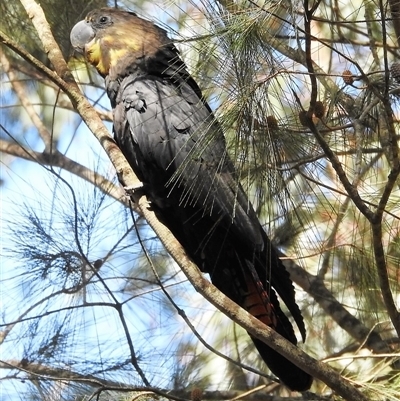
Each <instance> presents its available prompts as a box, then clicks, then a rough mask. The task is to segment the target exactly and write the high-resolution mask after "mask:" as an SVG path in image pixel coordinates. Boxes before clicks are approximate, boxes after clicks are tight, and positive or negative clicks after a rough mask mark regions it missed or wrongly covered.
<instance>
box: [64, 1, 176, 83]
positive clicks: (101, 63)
mask: <svg viewBox="0 0 400 401" xmlns="http://www.w3.org/2000/svg"><path fill="white" fill-rule="evenodd" d="M70 39H71V43H72V46H73V47H74V48H75V50H77V51H79V52H82V53H83V54H84V56H85V57H86V59H87V60H88V62H89V63H91V64H92V65H93V66H95V67H96V69H97V71H98V72H99V73H100V74H101V75H102V76H103V77H105V76H107V75H109V74H110V73H112V74H113V75H119V73H118V71H126V70H127V68H128V66H129V65H132V64H135V63H137V62H138V60H144V59H145V58H148V57H152V56H154V55H155V54H156V53H157V52H158V51H159V50H160V49H161V48H162V47H163V46H166V45H169V44H170V43H171V41H170V39H168V37H167V35H166V33H165V31H164V30H163V29H161V28H159V27H158V26H156V25H154V24H153V23H152V22H150V21H146V20H144V19H142V18H139V17H138V16H137V15H136V14H134V13H131V12H126V11H120V10H117V9H115V8H101V9H99V10H93V11H91V12H90V13H89V14H88V15H87V16H86V18H85V19H84V20H82V21H80V22H78V23H77V24H76V25H75V26H74V27H73V28H72V31H71V35H70Z"/></svg>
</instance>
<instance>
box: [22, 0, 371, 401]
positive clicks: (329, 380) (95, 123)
mask: <svg viewBox="0 0 400 401" xmlns="http://www.w3.org/2000/svg"><path fill="white" fill-rule="evenodd" d="M21 2H22V4H23V5H24V7H25V8H26V10H27V12H28V14H29V16H30V17H31V18H32V21H33V24H34V26H35V27H36V29H37V31H38V33H39V36H40V39H41V40H42V43H43V46H44V49H45V50H46V51H47V52H48V56H49V59H50V61H51V63H52V64H53V66H54V67H55V70H56V73H57V74H54V73H53V72H51V71H50V75H51V76H52V78H53V80H55V81H56V82H57V83H58V84H59V85H60V87H61V88H62V89H63V90H64V91H65V92H66V93H67V95H68V96H69V97H70V99H71V101H72V103H73V105H74V106H75V107H76V109H77V111H78V112H79V114H80V115H81V116H82V118H83V120H84V121H85V123H86V124H87V126H88V127H89V129H90V130H91V131H92V132H93V133H94V135H95V136H96V138H97V139H98V140H99V142H100V143H101V145H102V146H103V147H104V149H105V151H106V152H107V153H108V155H109V156H110V159H111V161H112V162H113V164H114V165H115V167H116V169H117V171H118V172H119V173H120V175H121V177H122V179H123V181H124V182H125V183H126V184H127V185H130V186H134V187H136V186H137V184H138V183H139V181H138V179H137V177H136V176H135V175H134V173H133V171H132V170H131V168H130V166H129V164H128V163H127V161H126V159H125V158H124V157H123V155H122V153H121V152H120V150H119V149H118V147H117V146H116V144H115V142H114V140H113V139H112V138H111V137H110V135H109V133H108V131H107V129H106V128H105V127H104V125H103V123H102V121H101V119H100V118H99V116H98V114H97V113H96V112H95V110H94V109H93V108H92V106H91V105H90V104H89V102H88V101H87V100H86V99H85V97H84V96H83V95H82V93H81V92H80V91H79V88H78V86H77V84H76V83H75V81H74V80H73V77H72V75H71V74H70V72H69V70H68V68H67V65H66V63H65V61H64V60H63V58H62V54H61V51H60V50H59V48H58V46H57V44H56V43H55V41H54V39H53V37H52V35H51V31H50V29H49V27H48V24H47V23H46V20H45V17H44V15H43V11H42V10H41V8H40V6H39V5H38V4H37V3H36V2H35V1H32V0H21ZM53 74H54V75H53ZM134 198H135V199H134V201H135V203H136V204H137V205H138V207H139V209H140V210H141V212H142V213H143V215H144V217H145V218H146V220H147V222H148V223H149V225H150V226H151V227H152V228H153V230H154V231H155V232H156V234H157V235H158V236H159V238H160V240H161V242H162V243H163V244H164V246H165V248H166V249H167V251H168V252H169V253H170V254H171V256H172V257H173V258H174V259H175V261H176V262H177V263H178V264H179V265H180V266H181V268H182V271H183V272H184V273H185V274H186V276H187V277H188V279H189V281H190V282H191V283H192V285H193V286H194V287H195V289H196V290H197V291H199V292H200V293H201V294H202V295H203V296H204V297H205V298H206V299H207V300H208V301H209V302H211V303H212V304H213V305H214V306H216V307H217V308H218V309H219V310H221V311H222V312H223V313H224V314H226V315H227V316H228V317H230V318H231V319H232V320H233V321H235V322H236V323H238V324H239V325H241V326H242V327H243V328H245V329H246V330H247V331H248V332H249V333H251V334H252V335H253V336H254V337H256V338H258V339H260V340H261V341H264V342H265V343H267V344H268V345H269V346H270V347H271V348H273V349H275V350H277V351H278V352H280V353H281V354H282V355H284V356H285V357H286V358H287V359H289V360H290V361H292V362H293V363H295V364H296V365H298V366H300V367H302V368H303V369H304V370H305V371H307V372H308V373H310V374H311V375H313V376H314V377H316V378H318V379H320V380H322V381H323V382H325V383H326V384H327V385H328V386H329V387H331V388H332V389H333V390H334V391H336V392H337V393H338V394H339V395H341V396H343V397H344V398H345V399H346V400H349V401H350V400H354V401H355V400H357V401H367V398H366V397H365V396H364V395H363V394H362V393H361V392H359V391H358V390H357V389H356V388H355V387H354V386H353V385H351V384H350V382H348V381H347V380H346V379H344V378H343V377H341V376H340V375H339V374H338V373H337V372H336V371H334V370H333V369H332V368H330V367H329V366H327V365H325V364H323V363H321V362H319V361H316V360H315V359H313V358H311V357H310V356H308V355H307V354H305V353H304V352H302V351H301V350H300V349H298V348H297V347H295V346H293V345H292V344H290V343H289V342H288V341H287V340H285V339H284V338H283V337H281V336H280V335H279V334H277V333H276V332H274V331H273V330H272V329H270V328H269V327H267V326H265V325H264V324H263V323H261V322H260V321H259V320H258V319H256V318H254V317H253V316H251V315H249V314H248V313H247V312H246V311H244V310H243V309H241V308H240V307H239V306H238V305H236V304H235V303H234V302H232V301H231V300H230V299H229V298H227V297H226V296H225V295H223V294H222V293H221V292H219V291H218V290H217V289H216V288H215V287H214V286H213V285H212V284H211V283H210V282H208V281H207V280H206V279H204V278H203V276H202V274H201V272H200V271H199V270H198V268H197V267H196V266H195V265H194V264H193V263H192V262H191V260H190V259H189V258H188V256H187V255H186V254H185V251H184V250H183V249H182V247H181V245H180V244H179V242H178V241H177V240H176V239H175V238H174V237H173V236H172V234H171V233H170V232H169V230H168V229H167V228H166V227H165V226H163V225H162V224H161V223H160V222H159V221H158V220H157V218H156V216H155V214H154V213H153V212H152V211H151V210H149V208H148V202H147V199H146V198H145V197H144V196H140V195H139V194H138V193H136V195H134Z"/></svg>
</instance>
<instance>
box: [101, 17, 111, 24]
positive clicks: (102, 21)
mask: <svg viewBox="0 0 400 401" xmlns="http://www.w3.org/2000/svg"><path fill="white" fill-rule="evenodd" d="M108 20H109V17H105V16H103V17H100V19H99V21H100V23H101V24H105V23H106V22H108Z"/></svg>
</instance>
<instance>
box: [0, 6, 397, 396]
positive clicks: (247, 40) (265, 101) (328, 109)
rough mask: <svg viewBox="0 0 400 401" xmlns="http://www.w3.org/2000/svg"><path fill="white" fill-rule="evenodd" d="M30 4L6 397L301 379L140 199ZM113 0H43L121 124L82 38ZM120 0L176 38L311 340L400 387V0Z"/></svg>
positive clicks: (12, 207)
mask: <svg viewBox="0 0 400 401" xmlns="http://www.w3.org/2000/svg"><path fill="white" fill-rule="evenodd" d="M30 3H32V2H30V1H21V2H6V1H1V2H0V12H1V15H3V16H5V17H4V18H2V22H1V31H2V33H1V38H2V43H3V45H2V46H1V49H0V51H1V53H0V55H1V60H0V61H1V65H2V71H1V78H2V84H1V86H2V91H1V130H0V150H1V151H2V176H1V180H2V181H1V185H2V194H1V197H2V198H1V202H2V249H3V251H2V263H1V289H2V290H1V291H2V297H1V303H2V308H1V309H2V314H1V321H0V323H1V325H0V330H1V331H0V342H1V345H0V347H1V348H0V355H1V360H0V367H1V368H2V375H1V384H0V385H1V392H2V395H3V396H4V397H5V398H4V399H10V400H18V399H24V400H26V399H32V400H89V399H101V400H103V399H104V400H110V399H113V400H125V399H126V400H127V399H129V400H133V399H136V397H138V396H141V397H143V398H145V397H146V398H153V397H155V395H154V394H155V393H154V391H156V392H159V394H161V396H163V397H166V398H168V397H170V398H173V397H182V398H185V399H188V398H192V399H194V400H195V399H201V398H202V397H201V396H199V394H198V393H199V391H200V390H201V391H202V392H203V394H204V397H207V398H211V399H231V398H233V397H234V396H238V395H239V394H241V395H242V396H243V398H246V399H256V398H260V399H264V400H268V399H269V398H268V397H272V396H273V395H274V396H276V397H281V398H282V399H288V400H289V399H293V398H296V397H300V395H299V394H297V393H290V392H288V390H287V389H285V388H283V387H282V386H280V385H278V384H276V383H275V382H274V381H273V378H271V376H270V375H269V374H268V371H267V370H266V367H265V365H263V363H262V362H261V361H260V360H259V358H258V357H257V353H256V352H255V350H254V347H253V345H252V344H251V342H250V341H249V338H248V336H247V334H246V333H245V331H244V330H242V329H241V328H240V327H239V326H237V325H235V324H233V323H232V322H231V321H230V320H229V319H228V318H227V317H226V316H224V315H223V314H221V313H220V312H218V311H216V310H215V309H214V308H213V307H212V306H211V305H210V304H209V303H208V302H206V301H205V300H204V299H203V297H202V296H201V295H200V294H198V293H196V292H195V290H194V289H193V288H192V286H191V285H190V284H189V283H188V282H187V280H186V277H185V276H184V275H183V274H182V272H181V271H180V268H179V266H178V265H177V264H176V263H175V262H173V260H172V259H171V257H170V256H169V255H168V253H167V252H166V251H165V250H164V248H163V246H162V245H161V243H160V241H159V240H158V238H157V236H156V235H155V234H154V232H153V231H152V230H151V229H150V228H149V226H148V224H147V223H146V221H145V219H144V218H143V217H142V216H141V215H140V213H139V212H138V210H134V209H132V207H131V206H132V205H130V204H129V203H128V201H127V199H126V198H125V197H124V194H123V191H122V190H121V188H120V187H119V185H118V183H117V179H116V175H115V171H114V169H113V167H112V165H111V164H110V162H109V159H108V157H107V155H106V153H105V152H104V150H103V149H102V147H101V146H100V145H99V143H98V142H97V141H96V140H95V138H94V137H93V136H92V135H91V134H90V132H89V130H88V129H87V128H86V126H84V125H83V124H82V122H81V121H82V120H81V117H80V115H79V114H78V113H77V111H76V105H75V104H73V103H71V101H70V98H69V97H67V96H66V94H65V93H64V92H65V90H64V88H63V87H62V86H61V84H58V83H57V82H56V80H55V79H50V76H49V74H48V73H46V67H47V68H49V69H51V70H53V69H56V70H57V67H56V66H54V65H53V64H52V63H50V62H49V57H50V55H49V57H48V56H47V53H46V51H45V50H43V45H42V43H41V32H40V30H41V29H40V28H39V29H37V28H35V26H34V25H33V24H32V21H31V19H30V17H29V16H28V14H29V12H28V13H27V11H26V9H27V8H28V10H29V4H30ZM106 3H107V2H106V1H104V0H94V1H89V2H84V1H80V0H69V1H65V2H58V1H54V0H46V1H42V2H41V6H42V8H43V11H44V13H45V15H46V18H47V20H48V22H49V23H50V25H51V28H52V32H53V34H54V37H55V39H56V41H57V43H58V44H59V46H60V48H61V50H62V54H63V56H64V57H65V58H66V59H67V61H68V62H69V66H70V68H71V70H72V71H73V74H74V77H75V79H76V80H77V81H78V82H79V84H80V87H81V89H82V91H84V93H85V96H86V97H87V98H88V99H89V100H90V102H91V103H92V105H93V107H94V108H95V110H96V111H97V113H98V115H99V116H100V117H101V118H102V119H103V121H104V122H105V123H106V125H107V127H108V128H109V129H111V124H110V122H111V120H112V116H111V113H110V111H109V110H110V107H109V103H108V99H107V98H106V96H105V94H104V90H103V83H102V80H101V79H100V78H99V77H98V76H97V74H96V73H95V71H93V70H92V69H91V68H88V67H87V66H86V65H85V63H84V62H83V60H82V59H80V58H79V57H76V56H75V55H73V54H72V49H71V47H70V44H69V32H70V30H71V27H72V26H73V25H74V24H75V23H76V22H77V21H78V20H79V19H81V18H83V16H84V15H85V14H86V13H87V12H88V11H89V10H91V9H93V8H97V7H101V6H104V5H106ZM108 5H111V6H115V5H117V6H118V7H121V8H125V9H129V10H134V11H135V12H137V13H138V14H140V15H142V16H144V17H147V18H150V19H152V20H153V21H155V22H156V23H158V24H159V25H161V26H163V27H165V29H167V30H168V32H169V34H170V35H171V37H173V38H174V39H176V41H177V46H178V47H179V49H180V50H181V53H182V57H183V58H184V60H185V62H186V63H187V65H188V67H189V69H190V72H191V73H192V74H193V75H194V76H195V77H196V80H197V81H198V83H199V85H200V87H201V88H203V90H204V94H205V96H206V97H207V99H208V101H209V102H210V104H211V106H212V108H213V109H214V110H215V114H216V116H217V118H218V119H219V120H220V122H221V124H222V125H223V127H224V130H225V133H226V138H227V141H228V144H229V151H230V153H231V156H232V159H233V160H234V161H235V163H236V165H237V168H238V170H239V171H240V173H241V177H242V183H243V186H244V188H245V189H246V191H247V193H248V194H249V197H250V199H251V201H252V202H253V204H254V206H255V208H256V210H257V213H258V215H259V217H260V220H261V221H262V223H263V225H264V227H265V230H266V231H267V233H268V234H269V235H270V236H271V238H273V240H274V242H275V244H276V245H277V246H278V247H279V249H280V251H281V253H282V258H283V259H284V261H285V264H286V265H287V268H288V270H289V271H290V273H291V275H292V278H293V280H294V281H295V283H296V285H297V287H296V290H297V299H298V302H299V305H300V306H301V309H302V311H303V314H304V316H305V320H306V327H307V329H308V339H307V341H306V343H305V344H304V346H302V348H303V349H304V350H305V351H306V352H307V353H308V354H309V355H311V356H313V357H314V358H316V359H318V360H321V361H324V362H326V363H327V364H329V365H330V366H332V367H334V368H335V369H336V370H337V371H338V372H339V373H340V374H341V375H343V377H346V378H348V379H349V380H351V382H352V383H353V384H354V385H355V386H356V387H358V388H359V389H360V390H361V391H362V392H363V393H364V394H366V396H367V397H369V399H371V400H397V399H398V395H397V394H398V393H399V392H400V373H399V362H398V358H399V356H400V354H399V334H400V317H399V311H398V305H399V301H400V286H399V277H400V276H399V274H400V273H399V272H400V206H399V205H400V189H399V185H400V180H399V172H400V164H399V146H398V143H399V120H398V118H399V117H398V112H399V108H398V102H399V93H400V83H399V82H400V64H399V63H398V62H397V58H398V47H399V42H398V38H399V36H400V20H399V10H398V8H399V6H398V4H396V3H395V2H384V1H357V2H351V4H349V2H347V1H346V2H339V1H324V0H323V1H319V2H318V1H317V2H308V1H307V0H304V1H299V2H289V1H286V0H282V1H280V2H263V1H251V0H250V1H249V0H248V1H225V0H220V1H211V0H199V1H190V0H185V1H184V0H182V1H173V0H169V1H155V2H147V1H146V0H142V1H138V2H135V3H132V2H130V1H119V2H115V3H114V2H113V3H112V4H111V3H109V4H108ZM6 37H8V39H6ZM18 46H20V47H21V48H22V51H18ZM21 54H25V55H26V54H28V55H29V54H30V55H31V56H33V57H34V58H35V60H37V61H39V62H40V63H41V64H38V63H37V62H35V61H34V60H33V59H31V60H30V61H29V60H27V57H25V58H23V57H21ZM35 63H36V64H35ZM57 71H58V70H57ZM61 78H64V77H61ZM221 353H222V354H223V355H221ZM226 357H228V359H227V358H226ZM243 365H246V366H250V367H252V368H253V370H249V369H246V368H245V367H243ZM193 388H195V389H197V390H195V391H193V392H192V389H193ZM311 390H312V391H311V392H310V393H307V394H303V397H305V399H315V400H322V399H333V398H334V397H337V394H336V395H335V393H334V392H333V391H332V390H331V389H330V388H329V387H326V386H325V385H324V383H323V382H320V381H316V383H315V384H314V385H313V387H312V389H311ZM196 397H197V398H196ZM345 398H346V397H345ZM271 399H272V398H271ZM274 399H275V398H274ZM276 399H278V398H276ZM347 399H351V398H349V397H347Z"/></svg>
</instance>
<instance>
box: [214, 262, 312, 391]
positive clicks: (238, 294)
mask: <svg viewBox="0 0 400 401" xmlns="http://www.w3.org/2000/svg"><path fill="white" fill-rule="evenodd" d="M236 266H240V267H241V268H240V271H238V269H232V266H230V267H231V268H229V269H228V268H226V269H223V270H220V269H218V270H217V271H216V272H215V274H214V275H212V277H211V279H212V282H213V284H214V285H215V286H216V287H217V288H219V289H220V290H221V291H222V292H223V293H225V294H226V295H227V296H229V297H230V298H231V299H232V300H234V301H235V302H236V303H238V304H239V305H240V306H242V307H243V308H244V309H246V310H247V311H248V312H249V313H250V314H252V315H253V316H254V317H256V318H257V319H259V320H260V321H262V322H263V323H264V324H266V325H267V326H269V327H271V328H272V329H274V330H275V331H276V332H277V333H279V334H280V335H281V336H283V337H285V338H286V339H287V340H288V341H290V342H291V343H292V344H294V345H296V344H297V339H296V336H295V333H294V331H293V326H292V324H291V323H290V321H289V319H288V318H287V317H286V315H285V314H284V313H283V312H282V310H281V308H280V306H279V301H278V298H277V296H276V294H275V291H274V290H273V289H272V288H269V289H268V292H267V291H266V289H265V287H264V285H263V283H262V282H261V281H260V279H259V277H258V274H257V272H256V270H255V268H254V267H253V266H252V264H251V263H249V262H246V263H245V264H243V263H238V264H236ZM250 337H251V339H252V340H253V342H254V345H255V346H256V348H257V350H258V352H259V354H260V356H261V357H262V359H263V360H264V362H265V363H266V364H267V365H268V367H269V369H270V370H271V372H273V373H274V374H275V375H276V376H277V377H279V379H280V380H281V381H282V382H283V383H284V384H285V385H286V386H287V387H289V388H290V389H292V390H296V391H306V390H308V389H309V388H310V387H311V384H312V381H313V379H312V377H311V376H310V375H309V374H308V373H306V372H304V371H303V370H302V369H301V368H299V367H298V366H296V365H294V364H293V363H292V362H290V361H289V360H288V359H286V358H285V357H284V356H283V355H281V354H279V353H278V352H276V351H275V350H273V349H272V348H271V347H269V346H268V345H266V344H265V343H263V342H262V341H260V340H258V339H257V338H254V337H253V336H251V335H250Z"/></svg>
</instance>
